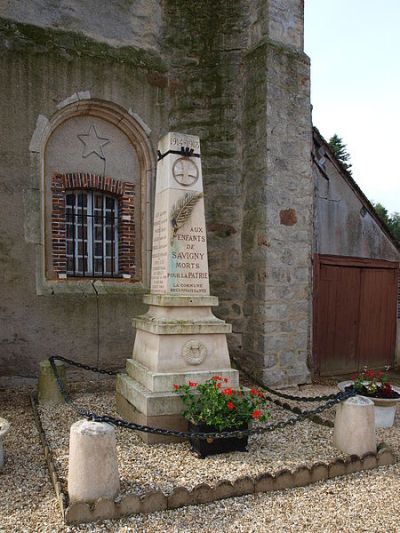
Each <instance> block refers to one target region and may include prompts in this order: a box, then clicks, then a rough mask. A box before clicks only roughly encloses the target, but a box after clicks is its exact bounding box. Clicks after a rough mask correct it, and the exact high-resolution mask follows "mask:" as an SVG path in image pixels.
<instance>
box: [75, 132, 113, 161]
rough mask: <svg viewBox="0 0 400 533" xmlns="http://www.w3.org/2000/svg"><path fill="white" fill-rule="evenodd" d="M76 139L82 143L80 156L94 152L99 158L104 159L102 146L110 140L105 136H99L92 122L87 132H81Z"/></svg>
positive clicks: (86, 155)
mask: <svg viewBox="0 0 400 533" xmlns="http://www.w3.org/2000/svg"><path fill="white" fill-rule="evenodd" d="M78 139H79V140H80V141H81V142H82V143H83V152H82V157H88V156H89V155H91V154H96V155H97V156H98V157H100V159H105V156H104V153H103V146H105V145H106V144H108V143H109V142H111V141H110V139H106V138H105V137H99V136H98V135H97V131H96V128H95V127H94V126H93V124H92V125H91V126H90V128H89V131H88V132H87V133H81V134H80V135H78Z"/></svg>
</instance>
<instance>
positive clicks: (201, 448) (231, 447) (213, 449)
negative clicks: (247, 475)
mask: <svg viewBox="0 0 400 533" xmlns="http://www.w3.org/2000/svg"><path fill="white" fill-rule="evenodd" d="M247 428H248V425H247V424H245V425H243V426H241V427H238V428H231V431H234V430H237V429H247ZM189 431H191V432H192V433H193V437H189V441H190V443H191V445H192V451H193V452H194V453H195V454H196V455H198V456H199V457H201V458H202V459H203V458H204V457H207V455H215V454H218V453H228V452H247V444H248V440H249V437H248V435H246V436H244V437H228V438H224V439H214V438H212V437H210V438H209V439H199V438H198V437H196V436H195V435H196V433H203V432H210V433H214V432H216V431H218V429H217V428H214V427H211V426H206V425H205V424H198V425H195V424H192V423H191V422H189ZM225 431H228V430H225Z"/></svg>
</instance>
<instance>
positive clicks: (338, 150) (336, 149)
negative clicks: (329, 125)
mask: <svg viewBox="0 0 400 533" xmlns="http://www.w3.org/2000/svg"><path fill="white" fill-rule="evenodd" d="M328 144H329V148H330V149H331V150H332V152H333V153H334V154H335V156H336V159H337V160H338V161H339V162H340V163H341V164H342V166H343V167H344V168H345V169H346V170H347V172H348V173H349V174H350V176H351V174H352V172H351V166H352V165H351V163H350V162H349V161H350V157H351V156H350V154H349V152H348V151H347V146H346V145H345V144H344V142H343V140H342V139H341V138H340V137H339V136H338V135H337V134H336V133H335V134H334V135H332V137H331V138H330V139H329V142H328Z"/></svg>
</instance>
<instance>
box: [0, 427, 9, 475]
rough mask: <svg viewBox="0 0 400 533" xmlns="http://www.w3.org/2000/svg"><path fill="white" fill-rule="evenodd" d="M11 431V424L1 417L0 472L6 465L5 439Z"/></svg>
mask: <svg viewBox="0 0 400 533" xmlns="http://www.w3.org/2000/svg"><path fill="white" fill-rule="evenodd" d="M9 429H10V423H9V422H7V420H6V419H5V418H1V417H0V470H1V469H2V467H3V465H4V460H5V459H4V457H5V454H4V447H3V437H4V436H5V435H6V433H8V431H9Z"/></svg>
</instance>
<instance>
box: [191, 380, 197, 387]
mask: <svg viewBox="0 0 400 533" xmlns="http://www.w3.org/2000/svg"><path fill="white" fill-rule="evenodd" d="M196 385H197V383H195V382H194V381H189V387H196Z"/></svg>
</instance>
